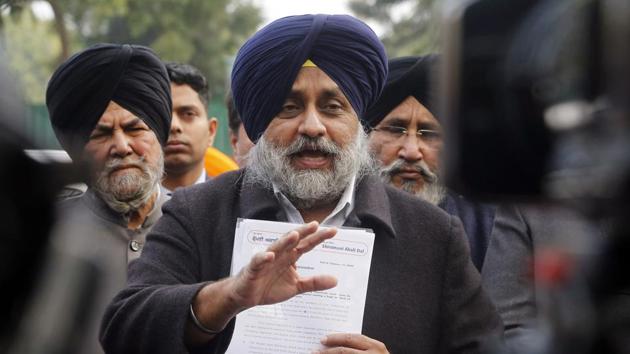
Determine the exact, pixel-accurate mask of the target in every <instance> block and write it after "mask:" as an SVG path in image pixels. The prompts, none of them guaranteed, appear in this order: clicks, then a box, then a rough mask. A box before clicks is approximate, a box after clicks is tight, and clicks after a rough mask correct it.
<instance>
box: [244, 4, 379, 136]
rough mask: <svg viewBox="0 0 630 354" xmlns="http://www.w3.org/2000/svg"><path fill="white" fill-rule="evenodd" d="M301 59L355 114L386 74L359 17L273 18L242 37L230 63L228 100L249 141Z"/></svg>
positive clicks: (271, 113) (278, 104) (272, 112)
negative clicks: (331, 83) (318, 71)
mask: <svg viewBox="0 0 630 354" xmlns="http://www.w3.org/2000/svg"><path fill="white" fill-rule="evenodd" d="M307 59H311V61H313V62H314V63H315V64H316V65H317V67H318V68H320V69H321V70H322V71H324V72H325V73H326V74H327V75H328V76H329V77H330V78H331V79H332V80H333V81H335V83H337V85H338V86H339V88H340V89H341V90H342V92H343V93H344V94H345V95H346V98H347V99H348V100H349V101H350V104H351V105H352V107H353V108H354V110H355V112H356V113H357V115H358V116H359V118H362V117H363V114H364V112H365V110H366V109H367V108H368V107H369V106H371V105H372V104H373V103H374V102H375V101H376V100H377V99H378V97H379V95H380V93H381V90H382V88H383V85H384V83H385V78H386V77H387V56H386V54H385V48H384V47H383V44H382V43H381V42H380V40H379V39H378V37H377V36H376V34H375V33H374V31H372V29H371V28H370V27H368V26H367V25H366V24H365V23H363V22H361V21H360V20H358V19H356V18H354V17H352V16H348V15H301V16H289V17H284V18H281V19H279V20H276V21H274V22H272V23H271V24H269V25H267V26H266V27H264V28H263V29H261V30H260V31H258V32H257V33H256V34H254V36H252V37H251V38H250V39H249V40H247V42H245V44H244V45H243V46H242V47H241V49H240V50H239V52H238V54H237V55H236V59H235V61H234V67H233V69H232V94H233V97H234V104H235V106H236V110H237V111H238V113H239V115H240V117H241V120H242V121H243V126H244V128H245V131H246V132H247V135H248V136H249V138H250V139H251V140H252V141H254V142H256V141H257V140H258V138H260V136H261V135H262V134H263V132H264V131H265V129H266V128H267V125H269V122H270V121H271V120H272V119H273V118H274V117H275V116H276V114H277V113H278V112H279V111H280V109H281V108H282V104H283V103H284V100H285V98H286V97H287V95H288V94H289V92H290V91H291V87H292V86H293V82H294V81H295V78H296V77H297V75H298V72H299V71H300V69H301V68H302V65H303V64H304V62H305V61H306V60H307Z"/></svg>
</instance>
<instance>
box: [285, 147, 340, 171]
mask: <svg viewBox="0 0 630 354" xmlns="http://www.w3.org/2000/svg"><path fill="white" fill-rule="evenodd" d="M291 159H292V161H293V162H294V164H295V165H296V167H298V168H323V167H327V166H328V165H329V164H330V163H331V161H332V155H331V154H329V153H327V152H324V151H321V150H311V149H306V150H302V151H299V152H296V153H294V154H291Z"/></svg>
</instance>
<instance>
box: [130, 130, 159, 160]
mask: <svg viewBox="0 0 630 354" xmlns="http://www.w3.org/2000/svg"><path fill="white" fill-rule="evenodd" d="M133 150H134V152H135V153H136V155H138V156H144V157H145V158H146V159H147V161H149V162H151V163H155V162H157V161H158V159H159V157H160V153H161V151H162V145H160V142H159V141H158V139H157V137H156V136H155V135H147V136H144V137H140V138H137V139H134V142H133Z"/></svg>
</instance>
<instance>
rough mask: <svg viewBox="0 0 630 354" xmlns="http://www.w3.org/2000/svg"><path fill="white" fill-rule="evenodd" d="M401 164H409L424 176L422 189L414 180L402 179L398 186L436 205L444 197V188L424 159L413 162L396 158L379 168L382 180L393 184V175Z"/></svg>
mask: <svg viewBox="0 0 630 354" xmlns="http://www.w3.org/2000/svg"><path fill="white" fill-rule="evenodd" d="M403 166H411V167H412V168H414V169H415V170H417V171H418V172H420V173H421V174H422V176H423V178H424V181H425V183H424V186H423V188H422V189H420V190H419V189H418V184H417V182H415V181H408V180H407V181H403V182H402V185H401V186H400V188H401V189H402V190H404V191H405V192H408V193H411V194H413V195H415V196H417V197H420V198H422V199H424V200H426V201H427V202H429V203H431V204H433V205H438V204H440V202H442V200H444V198H445V197H446V188H445V187H444V186H443V185H442V184H441V183H440V181H439V178H438V175H437V174H436V173H435V172H433V171H431V169H430V168H429V166H428V165H427V164H426V162H424V161H422V160H421V161H420V162H417V163H414V164H410V163H407V162H405V161H404V160H401V159H397V160H396V161H394V162H392V163H391V164H389V165H388V166H383V167H381V168H380V176H381V179H382V180H383V182H385V183H387V184H390V185H393V181H392V180H393V177H394V175H395V174H396V173H397V172H398V170H400V169H401V168H402V167H403Z"/></svg>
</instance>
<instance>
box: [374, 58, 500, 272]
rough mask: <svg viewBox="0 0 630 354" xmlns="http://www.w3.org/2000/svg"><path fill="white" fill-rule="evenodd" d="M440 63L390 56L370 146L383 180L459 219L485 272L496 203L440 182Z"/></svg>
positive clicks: (441, 134) (472, 253)
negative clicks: (469, 196)
mask: <svg viewBox="0 0 630 354" xmlns="http://www.w3.org/2000/svg"><path fill="white" fill-rule="evenodd" d="M438 65H439V57H438V56H437V55H427V56H423V57H402V58H393V59H390V60H389V74H388V77H387V83H386V85H385V88H384V89H383V94H382V95H381V97H380V98H379V100H378V101H377V102H376V104H374V105H373V106H372V107H371V108H370V109H369V110H368V112H367V113H366V120H367V121H368V123H369V125H370V127H371V129H370V135H369V142H370V149H371V150H372V152H373V153H374V156H375V157H376V159H377V160H378V162H379V164H380V165H381V167H380V175H381V177H382V179H383V181H384V182H386V183H388V184H391V185H392V186H394V187H396V188H400V189H402V190H404V191H406V192H409V193H411V194H413V195H415V196H418V197H420V198H422V199H424V200H426V201H428V202H429V203H431V204H434V205H437V206H439V207H440V208H442V209H444V210H445V211H446V212H448V213H449V214H451V215H453V216H457V217H458V218H460V220H461V221H462V223H463V225H464V230H465V231H466V235H467V236H468V241H469V244H470V253H471V258H472V260H473V263H474V264H475V267H476V268H477V270H479V271H481V267H482V265H483V261H484V257H485V254H486V249H487V247H488V242H489V241H488V240H489V239H490V233H491V232H492V228H493V223H494V214H495V209H496V208H495V207H493V206H491V205H486V204H480V203H474V202H472V201H470V200H468V199H466V198H464V197H462V196H461V195H458V194H456V193H454V192H452V191H449V190H448V189H447V188H446V187H445V186H444V185H443V184H442V183H441V181H440V173H439V168H440V152H441V150H442V148H443V133H444V132H443V130H442V125H441V124H440V121H439V119H438V117H436V116H435V115H434V114H433V111H434V108H435V105H436V103H437V102H436V97H435V92H436V90H437V88H436V82H435V80H434V76H435V74H436V73H437V72H436V71H437V68H438Z"/></svg>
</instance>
